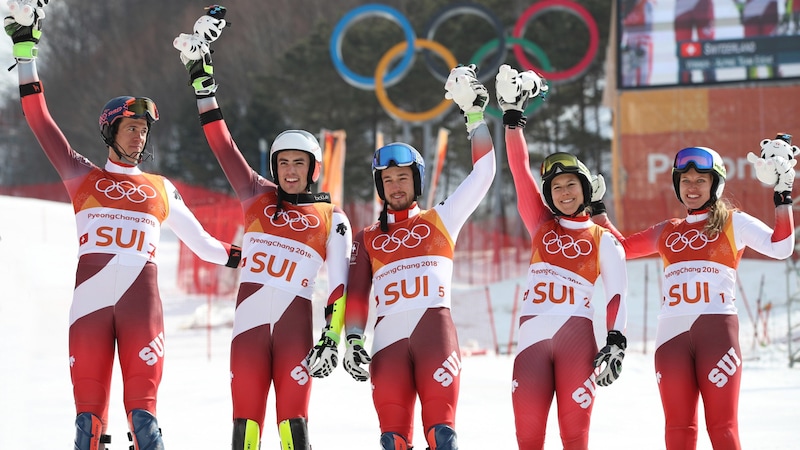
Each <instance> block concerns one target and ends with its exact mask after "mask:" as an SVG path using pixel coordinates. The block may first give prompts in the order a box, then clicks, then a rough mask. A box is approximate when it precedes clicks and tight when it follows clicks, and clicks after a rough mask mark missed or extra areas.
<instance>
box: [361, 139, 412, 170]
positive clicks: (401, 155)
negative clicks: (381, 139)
mask: <svg viewBox="0 0 800 450" xmlns="http://www.w3.org/2000/svg"><path fill="white" fill-rule="evenodd" d="M418 155H419V154H418V153H417V152H415V151H414V150H413V149H412V148H411V147H410V146H408V145H406V144H400V143H397V144H389V145H386V146H383V147H381V148H379V149H378V151H376V152H375V155H374V156H373V157H372V170H384V169H388V168H389V166H397V167H408V166H410V165H412V164H414V163H417V162H419V161H417V158H418Z"/></svg>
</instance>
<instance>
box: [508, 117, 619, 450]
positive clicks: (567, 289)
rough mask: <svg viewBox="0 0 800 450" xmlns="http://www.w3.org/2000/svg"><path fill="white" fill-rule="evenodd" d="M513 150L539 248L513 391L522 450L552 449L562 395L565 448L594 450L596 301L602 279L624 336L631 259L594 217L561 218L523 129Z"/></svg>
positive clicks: (525, 211)
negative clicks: (551, 429)
mask: <svg viewBox="0 0 800 450" xmlns="http://www.w3.org/2000/svg"><path fill="white" fill-rule="evenodd" d="M506 147H507V153H508V164H509V168H510V169H511V174H512V176H513V178H514V186H515V188H516V191H517V192H518V193H519V197H518V200H517V202H518V209H519V212H520V216H521V217H522V221H523V222H524V223H525V227H526V228H527V230H528V233H530V235H531V243H532V251H531V265H530V268H529V269H528V286H527V291H526V292H525V294H524V297H523V301H522V307H521V309H520V319H519V338H518V344H517V354H516V357H515V359H514V369H513V381H512V388H511V392H512V404H513V408H514V420H515V425H516V430H517V442H518V444H519V448H520V449H521V450H523V449H524V450H532V449H543V448H544V440H545V428H546V426H547V416H548V413H549V411H550V405H551V403H552V402H553V395H555V397H556V403H557V406H558V423H559V426H560V434H561V441H562V443H563V446H564V448H565V449H586V448H588V446H589V422H590V419H591V413H592V408H593V406H594V398H595V394H596V392H595V391H596V389H597V385H596V384H595V368H594V357H595V355H597V352H598V347H597V340H596V337H595V334H594V326H593V318H594V309H595V307H594V302H592V296H593V294H594V288H595V283H596V282H597V280H598V278H602V280H603V288H604V290H605V302H604V304H605V308H606V328H607V329H608V330H618V331H620V332H624V331H625V325H626V322H627V308H626V296H627V290H628V279H627V270H626V267H625V254H624V252H623V250H622V246H621V245H620V244H619V242H618V241H617V239H616V238H615V237H614V236H613V235H612V234H611V233H609V232H607V231H606V230H604V229H603V228H601V227H599V226H597V225H595V224H594V223H592V222H591V220H589V216H588V215H585V216H581V217H575V218H570V217H564V216H561V217H557V218H554V216H553V213H552V212H551V211H550V209H549V208H548V207H547V206H546V205H545V204H544V202H543V201H542V198H541V194H540V190H539V187H538V185H537V183H536V181H535V180H534V178H533V175H532V174H531V170H530V162H529V159H528V149H527V145H526V143H525V138H524V135H523V134H522V128H510V127H507V128H506Z"/></svg>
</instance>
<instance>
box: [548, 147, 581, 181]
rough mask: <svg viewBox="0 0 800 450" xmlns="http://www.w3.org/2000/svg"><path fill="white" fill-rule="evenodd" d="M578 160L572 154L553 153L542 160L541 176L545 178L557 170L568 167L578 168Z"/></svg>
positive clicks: (562, 170)
mask: <svg viewBox="0 0 800 450" xmlns="http://www.w3.org/2000/svg"><path fill="white" fill-rule="evenodd" d="M580 164H581V163H580V161H579V160H578V158H577V157H575V156H574V155H570V154H569V153H553V154H552V155H550V156H548V157H547V158H545V159H544V161H542V177H543V178H546V177H549V176H550V175H553V174H555V173H556V172H558V169H559V168H561V172H564V171H565V170H566V169H569V168H577V169H580Z"/></svg>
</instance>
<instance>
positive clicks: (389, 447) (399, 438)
mask: <svg viewBox="0 0 800 450" xmlns="http://www.w3.org/2000/svg"><path fill="white" fill-rule="evenodd" d="M381 450H411V447H409V446H408V440H406V438H405V436H403V435H401V434H397V433H393V432H391V431H389V432H386V433H383V434H381Z"/></svg>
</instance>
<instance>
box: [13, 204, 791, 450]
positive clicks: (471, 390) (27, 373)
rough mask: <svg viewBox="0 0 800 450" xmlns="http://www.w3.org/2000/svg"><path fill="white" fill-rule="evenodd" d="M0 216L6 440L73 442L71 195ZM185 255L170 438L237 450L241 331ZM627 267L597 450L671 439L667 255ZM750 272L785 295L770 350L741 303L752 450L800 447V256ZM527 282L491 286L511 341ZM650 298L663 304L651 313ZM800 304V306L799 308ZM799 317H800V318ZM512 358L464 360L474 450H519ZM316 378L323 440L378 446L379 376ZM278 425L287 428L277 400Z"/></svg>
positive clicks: (168, 381)
mask: <svg viewBox="0 0 800 450" xmlns="http://www.w3.org/2000/svg"><path fill="white" fill-rule="evenodd" d="M0 211H2V213H1V214H0V261H1V263H0V264H1V265H0V286H2V294H0V342H2V345H0V360H1V361H2V365H1V366H0V449H3V450H6V449H14V450H18V449H22V450H26V449H40V448H70V446H71V445H72V444H71V442H72V440H73V437H74V428H73V419H74V415H75V411H74V406H73V403H72V388H71V384H70V380H69V365H68V359H67V358H68V354H67V325H68V311H69V303H70V299H71V292H72V285H73V282H74V269H75V261H76V258H75V254H76V248H77V244H76V238H75V225H74V222H73V214H72V209H71V207H70V206H69V205H67V204H61V203H53V202H47V201H41V200H31V199H21V198H13V197H3V196H0ZM177 254H178V244H177V242H176V240H175V238H174V235H172V233H171V232H169V231H167V232H166V233H165V237H164V242H162V248H161V253H160V255H159V258H160V261H159V262H160V277H161V287H162V297H163V299H164V306H165V308H164V309H165V315H166V317H165V320H166V327H167V358H166V365H165V373H164V380H163V383H162V385H161V391H160V395H159V410H158V417H159V421H160V425H161V427H162V429H163V433H164V441H165V443H166V446H167V448H169V449H172V450H176V449H177V450H181V449H227V448H230V435H231V406H230V391H229V381H228V380H229V376H228V349H229V347H228V345H229V340H230V331H231V330H230V328H228V327H227V326H219V327H215V328H211V329H206V328H202V327H200V328H198V327H196V326H191V325H192V324H196V323H197V322H198V317H203V316H206V315H207V313H208V312H207V310H206V309H204V308H205V305H206V302H207V299H206V298H205V297H190V296H186V295H184V294H182V293H181V292H179V291H178V290H177V288H176V287H175V272H176V268H177ZM645 267H648V268H647V269H646V268H645ZM628 268H629V274H630V288H629V290H630V298H629V309H630V320H629V326H628V335H629V337H630V339H631V343H630V347H629V351H628V355H627V356H626V358H625V362H624V366H623V367H624V370H623V373H622V377H621V378H620V379H619V380H618V381H617V382H616V383H615V384H614V385H612V386H610V387H607V388H600V389H599V391H598V393H597V397H596V405H595V408H594V414H593V418H592V428H591V438H590V439H591V440H590V444H591V447H592V448H594V449H611V448H613V449H636V450H641V449H659V448H664V444H663V416H662V413H661V405H660V401H659V396H658V391H657V388H656V384H655V378H654V376H653V358H652V356H653V355H652V351H653V346H652V338H653V336H654V333H655V316H656V314H657V307H656V305H657V304H658V286H657V277H656V261H654V260H646V261H632V262H630V263H629V266H628ZM645 273H649V275H648V276H645V275H644V274H645ZM740 277H741V279H742V281H743V283H742V286H743V288H744V291H745V296H746V297H747V299H748V302H749V303H748V305H749V306H750V308H752V311H753V313H754V314H755V301H756V299H757V298H758V297H759V291H760V286H761V280H762V277H763V279H764V280H765V282H764V284H763V290H761V295H760V297H761V298H762V302H763V304H766V303H767V302H771V303H772V309H771V312H770V315H769V318H768V320H767V325H768V329H769V337H770V338H771V341H772V343H771V344H770V345H767V346H761V345H755V346H754V345H752V343H753V339H752V335H753V328H752V323H751V321H750V319H749V317H748V314H747V313H746V309H745V307H744V306H743V304H740V305H739V307H740V319H741V322H742V324H741V334H742V349H743V352H744V353H745V362H744V369H743V370H744V373H743V381H742V391H741V399H740V409H739V418H740V429H741V437H742V446H743V448H746V449H770V450H773V449H775V450H777V449H796V448H800V437H799V436H800V435H799V434H798V433H797V429H796V428H794V427H796V426H798V424H800V411H799V410H798V409H795V407H796V404H797V401H798V399H800V367H799V366H800V364H795V367H794V368H789V367H788V352H787V347H786V331H787V329H788V320H787V317H788V316H787V307H786V298H787V292H789V293H795V292H797V291H798V288H797V281H796V279H795V276H794V275H793V274H792V275H791V276H788V277H787V264H786V263H785V262H779V261H754V260H746V261H743V263H742V267H741V268H740ZM646 279H647V280H649V281H648V282H647V283H645V280H646ZM520 281H521V280H509V281H508V282H507V283H502V284H500V285H495V286H491V290H492V301H493V302H494V304H495V311H494V318H495V322H496V323H497V325H498V336H499V338H500V340H501V348H503V347H504V344H503V342H502V341H504V340H506V341H507V339H508V338H507V337H508V329H509V327H508V325H506V324H510V322H511V319H510V315H509V312H508V311H509V310H510V307H509V305H510V304H511V303H510V301H505V303H503V304H502V305H499V304H498V303H500V302H499V300H498V299H503V298H505V299H508V298H510V297H512V296H513V292H514V288H515V286H516V284H517V283H518V282H520ZM645 299H647V303H648V304H649V306H650V307H649V311H648V312H647V313H645V312H644V311H645V310H644V302H645ZM217 306H218V307H217V308H214V309H212V311H211V315H214V316H217V315H226V314H229V308H230V305H229V304H227V306H226V303H225V302H221V303H218V304H217ZM795 309H800V305H798V304H795ZM473 316H474V317H475V319H476V321H478V322H479V323H485V321H486V314H485V310H481V311H480V312H479V313H477V312H476V314H474V315H473ZM206 317H207V316H206ZM481 321H482V322H481ZM213 322H214V320H212V323H213ZM221 322H225V321H224V320H221ZM794 322H795V323H797V322H800V317H799V316H798V315H797V314H796V313H795V314H794ZM503 327H505V330H504V329H503ZM762 329H763V328H762ZM760 330H761V329H759V333H761V331H760ZM797 344H798V343H797V342H795V345H796V346H797ZM645 350H646V351H647V353H644V351H645ZM512 359H513V357H512V356H508V355H492V354H489V355H481V356H470V357H465V358H464V361H463V375H462V377H463V378H462V385H461V397H460V403H459V409H458V417H457V420H458V422H457V427H456V428H457V431H458V434H459V445H460V448H461V449H462V450H477V449H511V448H516V440H515V438H514V425H513V412H512V409H511V393H510V392H511V391H510V377H511V367H512ZM119 380H120V377H119V373H118V372H117V373H115V375H114V380H113V385H112V397H111V398H112V401H111V409H110V429H109V432H110V433H111V435H112V438H113V442H112V444H111V445H110V446H109V447H108V448H109V449H111V450H113V449H127V448H128V442H127V438H126V435H125V433H126V432H127V429H126V420H125V413H124V409H123V406H122V401H121V398H122V387H121V384H120V382H119ZM314 383H315V384H314V390H313V393H312V397H311V411H310V421H309V429H310V432H311V443H312V445H313V448H314V449H315V450H337V449H348V450H351V449H375V448H378V436H379V430H378V421H377V418H376V415H375V411H374V409H373V407H372V402H371V397H370V388H369V385H368V384H366V383H358V382H356V381H354V380H352V379H351V378H350V376H349V375H348V374H347V373H346V372H345V371H344V370H343V369H342V368H341V367H339V368H337V369H336V371H334V373H333V375H331V376H330V377H328V378H325V379H322V380H315V381H314ZM550 418H551V422H550V425H549V427H548V437H547V444H546V448H547V449H557V448H561V445H560V440H559V437H558V426H557V423H556V421H555V413H554V412H553V413H551V417H550ZM266 422H267V423H268V424H269V423H274V406H273V403H272V398H270V401H269V407H268V410H267V420H266ZM417 424H418V428H417V431H416V433H415V436H414V445H415V448H417V449H419V450H423V449H425V447H426V444H425V443H424V439H423V436H422V433H421V431H420V430H419V415H417ZM700 429H701V431H700V441H699V444H698V448H699V449H710V448H711V445H710V443H709V440H708V437H707V436H706V434H705V429H704V426H703V424H702V418H701V424H700ZM262 448H264V449H279V448H280V445H279V441H278V436H277V431H276V429H275V428H274V427H267V429H266V430H265V431H264V436H263V443H262Z"/></svg>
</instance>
